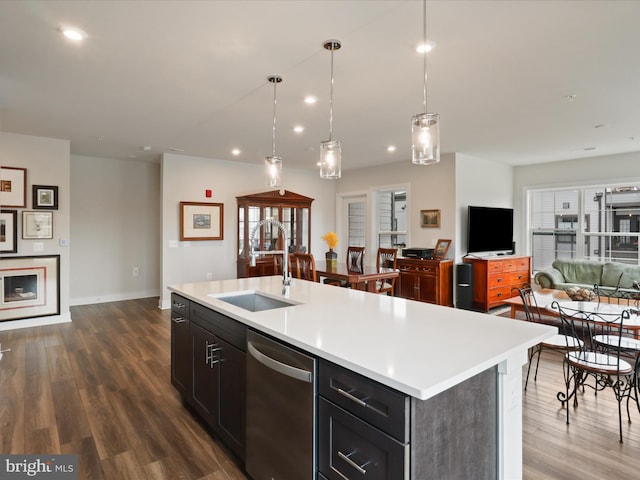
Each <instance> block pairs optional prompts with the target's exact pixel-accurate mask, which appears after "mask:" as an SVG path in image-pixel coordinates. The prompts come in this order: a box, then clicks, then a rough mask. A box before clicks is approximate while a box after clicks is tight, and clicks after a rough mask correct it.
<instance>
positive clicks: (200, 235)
mask: <svg viewBox="0 0 640 480" xmlns="http://www.w3.org/2000/svg"><path fill="white" fill-rule="evenodd" d="M223 213H224V205H223V204H222V203H198V202H180V240H183V241H187V240H222V239H223V231H222V225H223V219H224V217H223Z"/></svg>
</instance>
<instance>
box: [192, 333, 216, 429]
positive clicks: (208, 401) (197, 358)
mask: <svg viewBox="0 0 640 480" xmlns="http://www.w3.org/2000/svg"><path fill="white" fill-rule="evenodd" d="M190 331H191V348H192V351H193V357H192V358H193V389H192V392H193V395H192V405H193V407H194V408H195V409H196V411H197V412H198V413H199V414H200V415H201V416H202V417H203V419H204V420H205V421H206V422H207V423H208V424H209V425H211V426H214V425H215V414H216V410H217V398H216V391H217V378H216V373H217V372H216V370H215V364H213V365H212V363H211V355H214V356H215V354H216V353H217V352H212V350H214V349H215V347H214V346H215V345H216V337H215V336H214V335H213V334H212V333H211V332H208V331H207V330H205V329H204V328H201V327H199V326H198V325H196V324H195V323H193V322H191V326H190Z"/></svg>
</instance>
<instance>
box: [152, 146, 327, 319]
mask: <svg viewBox="0 0 640 480" xmlns="http://www.w3.org/2000/svg"><path fill="white" fill-rule="evenodd" d="M161 177H162V180H161V182H162V225H161V230H162V233H161V236H162V243H161V255H162V271H161V292H160V307H161V308H169V305H170V292H169V291H168V290H167V289H166V287H167V285H171V284H178V283H184V282H199V281H205V280H206V274H207V273H212V274H213V279H214V280H219V279H225V278H236V259H237V248H238V246H237V232H236V229H237V225H238V213H237V204H236V197H238V196H241V195H247V194H252V193H259V192H266V191H269V190H272V189H270V188H268V187H266V186H265V185H266V183H265V178H264V173H263V169H262V166H261V165H260V166H257V165H253V164H243V163H237V162H230V161H225V160H214V159H211V158H201V157H189V156H186V155H175V154H168V153H166V154H164V156H163V159H162V173H161ZM282 182H283V188H285V189H286V190H289V191H292V192H295V193H299V194H301V195H305V196H307V197H311V198H313V199H315V200H314V201H313V203H312V204H311V253H313V254H314V255H315V256H316V257H323V256H324V252H325V250H326V248H325V245H324V242H323V241H322V240H321V238H320V237H321V236H322V235H323V234H324V233H326V232H327V231H329V230H333V229H334V228H335V223H334V222H335V218H334V212H335V188H336V182H335V181H332V180H322V179H320V177H319V175H318V172H317V171H302V170H293V169H288V168H287V167H286V164H285V166H284V168H283V180H282ZM207 189H209V190H212V192H213V195H212V197H211V198H206V197H205V190H207ZM182 201H189V202H214V203H223V204H224V227H223V231H224V239H223V240H216V241H191V242H180V241H179V239H180V226H179V218H180V211H179V204H180V202H182Z"/></svg>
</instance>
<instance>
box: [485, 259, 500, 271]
mask: <svg viewBox="0 0 640 480" xmlns="http://www.w3.org/2000/svg"><path fill="white" fill-rule="evenodd" d="M502 270H503V265H502V262H501V261H499V260H494V261H490V262H487V273H489V274H492V273H498V272H502Z"/></svg>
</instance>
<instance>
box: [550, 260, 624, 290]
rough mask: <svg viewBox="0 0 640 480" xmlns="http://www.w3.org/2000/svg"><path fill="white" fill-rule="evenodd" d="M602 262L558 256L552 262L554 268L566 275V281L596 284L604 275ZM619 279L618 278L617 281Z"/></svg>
mask: <svg viewBox="0 0 640 480" xmlns="http://www.w3.org/2000/svg"><path fill="white" fill-rule="evenodd" d="M602 265H603V264H602V263H601V262H595V261H592V260H573V259H564V258H558V259H556V260H554V262H553V263H552V266H553V268H555V269H556V270H559V271H560V273H562V275H563V276H564V281H565V283H581V284H586V285H591V286H593V285H595V284H599V283H600V279H601V277H602ZM618 275H619V274H618ZM617 280H618V279H617V278H616V281H617Z"/></svg>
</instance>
